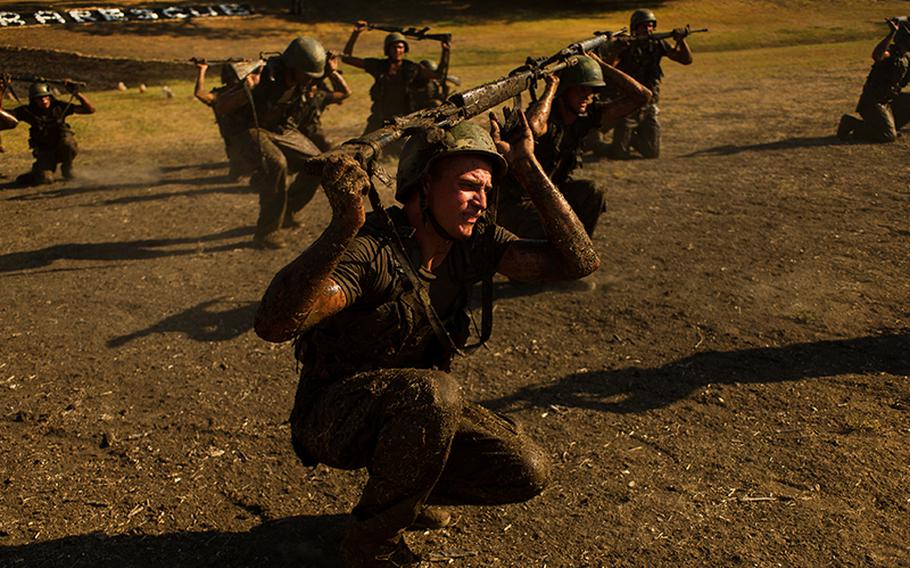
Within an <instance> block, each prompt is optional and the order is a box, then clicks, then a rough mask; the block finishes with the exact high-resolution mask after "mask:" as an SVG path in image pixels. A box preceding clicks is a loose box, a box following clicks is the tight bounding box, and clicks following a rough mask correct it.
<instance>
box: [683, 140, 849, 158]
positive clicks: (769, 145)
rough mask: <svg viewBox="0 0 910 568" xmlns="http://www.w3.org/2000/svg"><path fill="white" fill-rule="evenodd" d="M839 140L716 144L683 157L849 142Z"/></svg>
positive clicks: (834, 144) (811, 146) (812, 146)
mask: <svg viewBox="0 0 910 568" xmlns="http://www.w3.org/2000/svg"><path fill="white" fill-rule="evenodd" d="M848 143H849V142H844V141H842V140H839V139H838V138H837V137H836V136H833V135H832V136H803V137H799V138H785V139H783V140H777V141H775V142H765V143H762V144H744V145H736V144H727V145H725V146H716V147H714V148H705V149H703V150H696V151H694V152H692V153H689V154H684V155H683V158H696V157H699V156H729V155H731V154H739V153H742V152H761V151H764V150H791V149H793V148H814V147H817V146H839V145H842V144H848Z"/></svg>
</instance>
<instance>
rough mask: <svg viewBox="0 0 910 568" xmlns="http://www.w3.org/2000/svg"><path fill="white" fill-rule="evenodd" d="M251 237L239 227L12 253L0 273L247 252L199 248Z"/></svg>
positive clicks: (2, 260) (230, 246) (0, 262)
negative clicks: (61, 264)
mask: <svg viewBox="0 0 910 568" xmlns="http://www.w3.org/2000/svg"><path fill="white" fill-rule="evenodd" d="M252 233H253V228H252V227H238V228H236V229H228V230H226V231H221V232H219V233H214V234H211V235H204V236H201V237H182V238H173V239H141V240H135V241H124V242H119V243H118V242H113V243H111V242H109V243H72V244H65V245H53V246H49V247H45V248H43V249H38V250H34V251H26V252H11V253H8V254H4V255H0V273H2V272H15V271H20V270H34V269H36V268H43V267H45V266H49V265H50V264H52V263H54V262H55V261H58V260H64V259H66V260H143V259H149V258H161V257H167V256H183V255H188V254H195V253H198V252H206V253H212V252H223V251H227V250H234V249H238V248H249V247H250V246H251V245H250V243H248V242H231V243H226V244H223V245H218V246H213V247H202V248H200V247H199V246H198V245H199V244H200V243H208V242H213V241H220V240H226V239H234V238H239V237H246V236H248V235H251V234H252ZM175 245H193V246H191V247H188V248H182V249H177V250H173V249H166V248H164V247H171V246H175Z"/></svg>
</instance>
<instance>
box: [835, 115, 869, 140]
mask: <svg viewBox="0 0 910 568" xmlns="http://www.w3.org/2000/svg"><path fill="white" fill-rule="evenodd" d="M862 122H863V121H862V120H860V119H858V118H856V117H855V116H850V115H849V114H845V115H844V116H842V117H840V124H838V125H837V137H838V138H840V139H841V140H849V139H850V135H851V134H853V131H854V130H856V127H857V126H859V125H860V124H862Z"/></svg>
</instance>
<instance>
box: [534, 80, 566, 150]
mask: <svg viewBox="0 0 910 568" xmlns="http://www.w3.org/2000/svg"><path fill="white" fill-rule="evenodd" d="M544 81H545V82H546V87H544V90H543V94H542V95H540V98H539V99H537V102H535V103H534V104H532V105H531V106H530V107H528V125H529V126H530V127H531V133H532V134H533V135H534V138H540V137H541V136H543V135H544V134H546V133H547V124H548V123H549V120H550V111H551V110H552V109H553V99H554V98H556V89H557V87H559V77H557V76H556V75H555V74H553V73H550V74H549V75H547V76H546V77H544Z"/></svg>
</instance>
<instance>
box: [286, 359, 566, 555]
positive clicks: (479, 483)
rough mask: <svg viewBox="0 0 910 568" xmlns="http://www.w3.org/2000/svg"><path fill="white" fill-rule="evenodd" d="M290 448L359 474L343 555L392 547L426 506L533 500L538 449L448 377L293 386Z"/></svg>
mask: <svg viewBox="0 0 910 568" xmlns="http://www.w3.org/2000/svg"><path fill="white" fill-rule="evenodd" d="M291 432H292V438H293V442H294V448H295V449H296V450H297V453H298V455H299V456H300V458H301V461H302V462H303V463H304V464H307V465H313V464H315V463H316V462H318V463H323V464H326V465H328V466H330V467H335V468H339V469H347V470H352V469H359V468H362V467H366V468H367V471H368V473H369V480H368V481H367V484H366V486H365V487H364V489H363V494H362V495H361V497H360V502H359V503H358V504H357V506H356V507H354V511H353V522H352V524H351V526H350V527H349V529H348V533H347V536H346V537H345V544H344V548H345V552H346V553H347V554H353V555H355V556H356V555H357V554H365V555H369V554H370V553H371V551H374V550H376V549H377V548H378V547H381V546H382V545H383V544H388V543H392V542H395V541H397V539H398V538H399V537H400V535H401V532H402V531H403V530H404V529H405V528H407V527H408V526H409V525H410V524H411V523H412V522H413V521H414V519H415V518H416V517H417V515H418V513H419V512H420V510H421V508H422V507H423V506H424V505H425V504H430V505H453V504H473V505H498V504H504V503H517V502H521V501H526V500H528V499H531V498H532V497H534V496H536V495H538V494H539V493H540V492H541V491H542V490H543V488H544V486H545V485H546V482H547V479H548V477H549V461H548V459H547V457H546V455H545V454H544V452H543V451H542V450H541V449H540V448H539V447H538V446H537V445H536V444H534V443H533V442H532V441H531V440H530V439H528V438H527V437H525V436H524V435H523V434H522V432H521V431H520V429H519V428H518V427H517V426H516V424H515V423H514V422H512V421H511V420H509V419H508V418H506V417H504V416H501V415H499V414H496V413H494V412H492V411H490V410H487V409H485V408H483V407H481V406H479V405H477V404H474V403H471V402H466V401H464V400H462V394H461V387H460V386H459V385H458V382H457V381H456V380H455V379H454V378H453V377H452V376H451V375H449V374H447V373H443V372H441V371H433V370H425V369H382V370H376V371H367V372H363V373H358V374H355V375H351V376H349V377H346V378H343V379H339V380H337V381H334V382H332V383H329V384H327V385H319V386H310V385H308V384H307V383H306V381H305V380H304V381H302V382H301V386H300V387H299V388H298V391H297V397H296V402H295V405H294V411H293V412H292V414H291Z"/></svg>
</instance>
